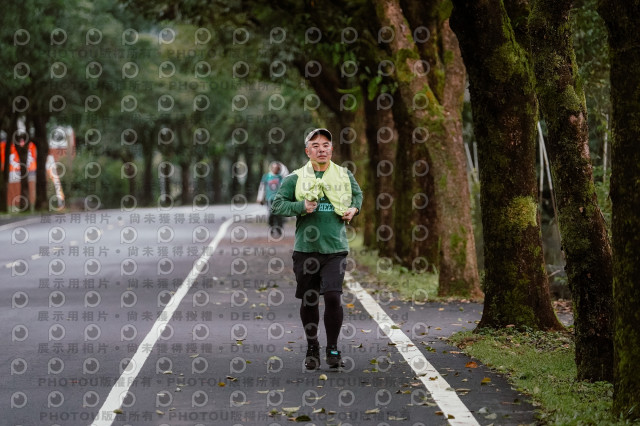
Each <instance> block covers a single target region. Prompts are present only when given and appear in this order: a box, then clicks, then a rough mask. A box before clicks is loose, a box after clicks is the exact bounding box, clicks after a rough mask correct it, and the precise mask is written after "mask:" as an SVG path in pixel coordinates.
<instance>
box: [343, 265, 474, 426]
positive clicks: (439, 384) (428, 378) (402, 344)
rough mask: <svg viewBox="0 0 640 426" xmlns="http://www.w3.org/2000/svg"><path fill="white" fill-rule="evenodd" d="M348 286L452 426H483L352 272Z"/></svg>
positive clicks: (347, 278)
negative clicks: (393, 344) (480, 425)
mask: <svg viewBox="0 0 640 426" xmlns="http://www.w3.org/2000/svg"><path fill="white" fill-rule="evenodd" d="M345 283H346V284H347V287H349V290H350V291H351V292H352V293H353V294H354V295H355V296H356V297H357V298H358V300H359V301H360V303H361V304H362V306H364V308H365V309H366V310H367V312H369V315H371V317H373V319H374V320H375V321H376V322H377V323H378V325H379V327H380V329H381V330H382V331H383V332H384V333H385V334H386V335H387V337H388V338H389V340H391V341H392V342H393V343H395V347H396V349H398V351H399V352H400V354H402V356H403V357H404V359H405V360H407V363H408V364H409V366H410V367H411V368H412V369H413V371H415V373H416V375H417V376H418V378H419V379H420V381H421V382H422V383H423V384H424V385H425V387H426V388H427V391H429V393H430V394H431V397H432V398H433V400H434V401H435V403H436V404H438V406H439V407H440V409H441V410H442V412H443V413H444V416H445V418H447V421H448V422H449V424H451V425H456V426H457V425H460V426H462V425H479V423H478V421H477V420H476V419H475V417H473V414H471V412H470V411H469V409H468V408H467V407H466V405H464V404H463V403H462V401H461V400H460V398H459V397H458V394H457V393H456V391H455V390H454V389H453V388H452V387H451V386H450V385H449V383H447V381H446V380H445V379H444V378H443V377H442V376H441V375H440V373H439V372H438V370H436V369H435V367H434V366H433V365H431V363H429V361H427V359H426V358H425V357H424V355H422V352H420V350H419V349H418V348H417V347H416V345H415V344H414V343H413V342H412V341H411V339H410V338H409V337H407V335H406V334H404V333H403V332H402V330H400V328H399V327H398V326H397V325H396V324H395V323H394V322H393V321H392V320H391V318H389V316H388V315H387V313H386V312H385V311H384V309H382V307H380V305H379V304H378V303H377V302H376V301H375V300H374V299H373V297H371V295H370V294H369V293H367V292H366V290H365V289H363V288H362V286H361V285H360V283H359V282H357V281H356V280H355V279H354V278H353V277H352V276H351V275H350V274H349V273H347V274H345ZM451 417H452V418H451Z"/></svg>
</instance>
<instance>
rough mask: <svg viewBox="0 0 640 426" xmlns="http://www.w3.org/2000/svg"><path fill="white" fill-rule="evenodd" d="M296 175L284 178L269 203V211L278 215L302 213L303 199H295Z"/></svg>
mask: <svg viewBox="0 0 640 426" xmlns="http://www.w3.org/2000/svg"><path fill="white" fill-rule="evenodd" d="M297 182H298V175H294V174H291V175H289V176H287V177H286V178H284V180H283V181H282V185H280V189H278V192H277V193H276V196H275V198H274V199H273V202H272V203H271V213H272V214H275V215H278V216H298V215H301V214H302V213H304V201H296V183H297Z"/></svg>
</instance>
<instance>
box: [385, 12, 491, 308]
mask: <svg viewBox="0 0 640 426" xmlns="http://www.w3.org/2000/svg"><path fill="white" fill-rule="evenodd" d="M404 5H405V7H406V10H407V11H408V13H409V14H410V16H415V11H420V12H419V13H420V14H421V15H423V19H424V21H425V22H427V24H426V27H427V28H433V29H432V30H430V31H429V32H430V34H429V35H424V38H423V37H420V42H421V43H424V44H425V46H424V47H423V49H418V46H417V43H416V41H415V40H414V37H413V34H412V31H411V27H412V23H411V22H410V21H409V20H408V19H407V16H406V15H405V12H404V11H403V8H402V7H401V6H400V3H399V1H398V0H377V1H376V2H375V8H376V14H377V16H378V20H379V23H380V27H381V28H383V29H384V28H387V29H391V30H390V31H389V34H387V35H385V34H384V33H383V34H382V36H383V38H384V39H386V40H388V47H389V49H390V51H391V54H392V57H393V59H394V60H393V62H394V65H395V79H396V82H397V84H398V91H397V92H396V94H395V102H394V107H393V113H394V117H395V121H396V128H397V129H398V139H399V140H398V150H397V157H396V161H397V164H396V173H395V175H396V176H395V179H396V182H395V187H396V192H397V194H398V200H397V202H396V203H395V210H394V220H395V224H396V226H395V227H394V228H395V229H394V231H395V232H396V245H395V247H396V252H397V253H398V256H399V257H400V259H401V261H402V263H403V264H405V265H407V266H410V267H412V269H414V270H416V269H417V270H421V269H426V268H430V267H431V266H435V269H437V270H438V272H439V286H440V290H439V293H440V295H443V296H453V295H456V296H463V297H472V298H477V297H479V296H480V295H481V291H480V286H479V279H478V269H477V261H476V257H475V242H474V238H473V229H472V225H471V209H470V197H469V191H468V184H467V176H466V167H465V163H464V161H465V160H464V153H463V145H462V126H461V119H462V118H461V117H462V95H463V93H464V67H463V64H462V61H460V60H458V61H456V60H455V59H456V55H457V56H458V59H459V55H460V54H459V51H457V48H456V46H455V42H452V37H453V40H455V37H454V36H453V34H452V33H451V34H449V35H447V34H446V30H447V29H448V25H447V23H446V16H447V15H448V10H449V9H448V8H447V2H445V1H439V2H435V3H433V4H431V5H429V7H428V8H425V9H421V8H420V7H419V3H418V2H415V1H412V2H405V3H404ZM411 21H414V26H415V25H416V22H418V21H419V20H417V19H412V20H411ZM416 28H417V27H416ZM391 31H392V33H393V35H391ZM421 51H422V52H426V53H425V56H422V57H421ZM425 62H426V63H427V64H428V65H425ZM431 64H438V65H439V66H438V67H435V69H434V70H433V71H431V70H430V68H431V66H432V65H431ZM440 65H441V66H440ZM447 67H448V69H446V68H447ZM454 71H457V72H454Z"/></svg>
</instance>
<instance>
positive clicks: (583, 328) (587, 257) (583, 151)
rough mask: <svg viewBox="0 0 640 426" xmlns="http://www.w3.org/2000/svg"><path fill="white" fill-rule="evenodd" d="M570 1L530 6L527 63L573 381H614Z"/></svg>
mask: <svg viewBox="0 0 640 426" xmlns="http://www.w3.org/2000/svg"><path fill="white" fill-rule="evenodd" d="M572 3H573V1H572V0H536V1H535V3H534V4H533V8H532V10H531V15H530V18H529V34H530V38H531V43H530V46H531V53H532V54H531V59H532V60H533V64H534V70H535V74H536V91H537V93H538V99H539V100H540V109H541V111H542V114H543V116H544V118H545V121H546V123H547V128H548V129H549V130H548V131H549V136H548V141H547V150H548V152H549V159H550V162H551V171H552V173H553V179H554V183H555V185H554V186H555V189H556V200H557V204H558V216H559V217H558V219H559V225H560V233H561V235H562V247H563V249H564V253H565V259H566V268H565V269H566V271H567V279H568V282H569V286H570V288H571V295H572V299H573V306H574V325H575V328H574V331H575V344H576V353H575V357H576V366H577V369H578V379H579V380H590V381H600V380H608V381H612V380H613V336H612V328H613V327H612V326H613V323H612V322H613V318H612V314H613V293H612V280H613V278H612V270H611V265H612V263H611V262H612V260H611V246H610V244H609V237H608V235H607V228H606V224H605V222H604V218H603V216H602V212H601V211H600V208H599V207H598V199H597V196H596V191H595V185H594V183H593V171H592V167H591V158H590V155H589V128H588V124H587V105H586V100H585V94H584V89H583V88H582V85H581V83H580V80H579V76H578V66H577V64H576V58H575V52H574V49H573V36H572V31H571V23H570V10H571V7H572Z"/></svg>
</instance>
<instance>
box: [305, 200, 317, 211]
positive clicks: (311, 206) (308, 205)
mask: <svg viewBox="0 0 640 426" xmlns="http://www.w3.org/2000/svg"><path fill="white" fill-rule="evenodd" d="M316 207H318V202H317V201H309V200H304V210H305V211H306V212H307V213H313V211H314V210H315V209H316Z"/></svg>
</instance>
